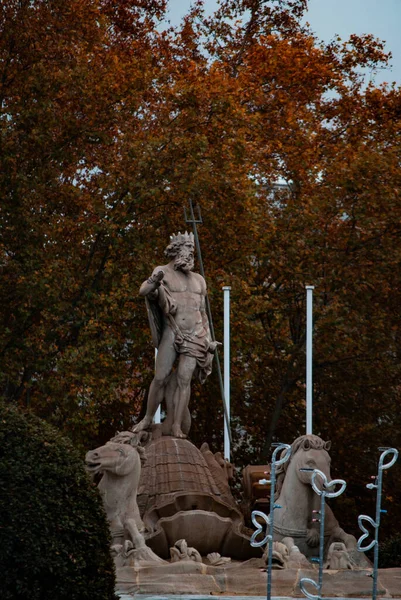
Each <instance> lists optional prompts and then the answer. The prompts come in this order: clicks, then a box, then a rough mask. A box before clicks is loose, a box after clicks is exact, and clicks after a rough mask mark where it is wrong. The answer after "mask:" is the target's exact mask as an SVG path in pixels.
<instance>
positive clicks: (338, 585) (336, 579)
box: [322, 569, 384, 598]
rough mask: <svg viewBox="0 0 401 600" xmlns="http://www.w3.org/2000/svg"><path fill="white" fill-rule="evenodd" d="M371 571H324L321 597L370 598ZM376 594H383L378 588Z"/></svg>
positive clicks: (379, 587)
mask: <svg viewBox="0 0 401 600" xmlns="http://www.w3.org/2000/svg"><path fill="white" fill-rule="evenodd" d="M370 574H371V570H368V569H366V570H365V569H361V570H356V571H348V570H347V571H326V572H324V574H323V590H322V594H323V596H329V597H331V598H342V597H348V598H360V597H364V596H371V594H372V578H371V577H370ZM377 593H378V594H379V595H381V594H383V593H384V590H383V589H382V588H381V586H378V589H377Z"/></svg>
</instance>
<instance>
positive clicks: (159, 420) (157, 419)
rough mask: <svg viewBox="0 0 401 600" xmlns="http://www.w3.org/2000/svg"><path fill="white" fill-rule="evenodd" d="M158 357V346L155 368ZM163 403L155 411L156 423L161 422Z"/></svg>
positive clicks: (154, 419) (154, 420)
mask: <svg viewBox="0 0 401 600" xmlns="http://www.w3.org/2000/svg"><path fill="white" fill-rule="evenodd" d="M156 359H157V348H155V369H156ZM161 417H162V415H161V405H160V404H159V406H158V407H157V410H156V412H155V416H154V417H153V422H154V423H161Z"/></svg>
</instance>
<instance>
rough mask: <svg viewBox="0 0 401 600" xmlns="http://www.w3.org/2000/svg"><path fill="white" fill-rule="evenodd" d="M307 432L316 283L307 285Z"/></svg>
mask: <svg viewBox="0 0 401 600" xmlns="http://www.w3.org/2000/svg"><path fill="white" fill-rule="evenodd" d="M305 289H306V434H307V435H309V434H312V413H313V410H312V391H313V390H312V330H313V311H312V307H313V290H314V289H315V286H314V285H306V286H305Z"/></svg>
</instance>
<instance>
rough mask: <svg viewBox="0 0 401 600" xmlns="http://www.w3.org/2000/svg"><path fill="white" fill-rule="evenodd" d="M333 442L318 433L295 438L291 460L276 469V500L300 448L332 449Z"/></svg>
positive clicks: (283, 452)
mask: <svg viewBox="0 0 401 600" xmlns="http://www.w3.org/2000/svg"><path fill="white" fill-rule="evenodd" d="M330 446H331V442H325V441H324V440H322V438H321V437H319V436H318V435H313V434H307V435H301V436H300V437H298V438H297V439H296V440H294V441H293V442H292V444H291V455H290V458H289V460H287V462H285V463H284V464H283V465H279V466H278V467H277V469H276V492H275V495H274V498H275V500H277V498H278V497H279V495H280V492H281V488H282V487H283V483H284V478H285V475H286V473H287V469H288V467H289V465H290V462H291V460H292V459H293V457H294V456H295V454H296V453H297V452H298V450H300V449H302V450H327V451H328V450H330ZM285 452H286V451H285V450H283V451H282V453H281V457H282V456H283V455H284V454H285Z"/></svg>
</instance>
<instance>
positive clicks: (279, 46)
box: [0, 0, 401, 518]
mask: <svg viewBox="0 0 401 600" xmlns="http://www.w3.org/2000/svg"><path fill="white" fill-rule="evenodd" d="M305 8H306V2H304V1H302V0H272V1H271V2H267V1H261V0H259V1H256V0H223V1H222V2H221V3H220V6H219V8H218V10H217V11H216V13H215V14H214V15H212V16H210V17H207V18H206V17H205V15H204V13H203V7H202V3H201V2H199V3H195V5H194V7H193V8H192V9H191V10H190V11H189V13H188V14H187V15H186V17H185V18H184V19H183V21H182V23H181V24H180V25H179V26H178V27H176V28H169V27H168V26H167V24H166V22H165V20H164V19H165V16H166V9H167V5H166V2H164V1H163V0H154V1H153V2H144V1H140V0H136V1H135V0H114V1H113V2H111V1H110V0H91V1H87V0H86V1H84V0H64V1H63V2H61V1H60V0H59V1H57V0H49V1H47V2H44V1H40V0H35V1H33V2H32V1H18V2H17V1H16V0H10V1H9V2H7V3H6V4H3V5H2V7H1V13H0V19H1V21H0V23H1V25H0V27H1V31H2V36H1V41H0V70H1V77H0V90H1V99H2V103H1V119H0V127H1V140H2V146H1V152H0V190H1V211H0V219H1V232H0V244H1V246H0V252H1V255H0V256H1V268H2V285H1V288H0V299H1V311H2V312H1V319H2V324H3V327H2V329H1V331H0V347H1V356H2V371H1V377H0V385H1V389H2V393H3V395H4V396H5V398H6V399H7V400H8V401H11V402H16V403H21V404H25V405H29V406H31V407H32V409H33V410H34V411H35V412H37V414H39V415H40V416H42V417H45V418H47V419H48V420H50V421H51V422H53V423H55V424H56V425H58V426H59V427H60V428H62V429H63V430H64V431H65V432H67V433H69V435H70V436H72V437H73V439H74V440H75V442H76V443H78V444H82V446H84V445H85V446H86V447H87V446H88V445H90V444H91V443H95V442H98V441H99V442H103V441H105V440H106V439H107V438H108V437H109V436H110V435H111V434H113V433H114V431H115V429H118V428H123V427H129V426H131V424H132V423H133V420H134V419H135V418H137V417H138V414H139V411H140V406H141V404H142V401H143V400H144V399H145V398H146V393H147V388H148V385H149V383H150V380H151V377H152V371H153V348H152V346H151V342H150V335H149V331H148V325H147V322H146V311H145V309H144V306H143V304H142V302H141V301H140V300H139V299H138V297H137V291H138V288H139V285H140V284H141V282H142V281H143V280H144V279H146V278H147V277H148V276H149V272H150V269H151V267H153V266H154V265H155V264H160V261H162V260H163V249H164V247H165V245H166V241H167V239H168V235H170V234H171V233H172V232H173V231H176V230H178V229H181V230H182V229H183V228H185V223H184V222H183V206H185V205H187V203H188V199H189V198H191V199H192V200H193V201H194V202H199V203H200V205H201V207H202V214H203V219H204V225H203V226H202V229H201V243H202V248H203V254H204V256H203V258H204V263H205V267H206V275H207V279H208V287H209V293H210V298H211V304H212V309H213V314H214V318H215V321H216V329H217V336H218V339H222V314H221V313H222V310H221V286H222V285H223V284H230V285H231V286H232V332H233V337H232V356H233V361H232V383H231V389H232V412H233V437H234V442H235V443H234V448H235V456H234V460H235V461H236V462H237V464H238V465H243V464H246V463H247V462H249V461H253V462H255V461H256V462H259V461H261V460H265V459H266V457H268V455H269V446H270V443H271V441H272V440H277V439H280V440H282V441H289V442H290V441H292V439H293V438H294V437H296V436H297V435H299V434H301V433H303V432H304V422H305V414H304V413H305V400H304V397H305V385H304V380H305V377H304V371H305V290H304V287H305V285H306V284H313V285H315V287H316V289H315V355H314V373H315V384H314V414H315V424H314V430H315V431H316V433H320V434H321V435H322V436H323V437H325V438H331V439H332V441H333V456H334V459H335V460H334V465H335V468H337V469H338V472H337V474H338V475H341V476H343V477H344V478H346V479H347V478H348V479H350V480H351V481H353V482H354V483H353V484H352V486H351V487H352V489H351V491H352V494H353V495H351V497H354V498H355V502H359V506H361V502H363V501H364V500H363V498H364V497H365V496H366V494H365V491H364V490H363V488H362V484H363V482H364V477H365V473H366V470H369V474H370V469H371V468H373V466H374V463H375V460H376V456H377V450H376V447H377V446H381V445H387V444H389V445H397V444H398V443H399V441H400V438H399V431H400V425H401V424H400V422H399V421H400V417H399V411H398V404H399V402H398V401H399V395H400V388H399V380H400V377H399V376H400V372H399V371H400V367H399V364H400V361H399V355H400V326H399V323H400V318H399V317H400V314H399V313H400V308H399V307H400V275H399V273H400V269H399V266H400V260H401V256H400V244H399V238H400V225H399V223H400V222H401V219H400V216H401V215H400V209H401V205H400V195H399V190H400V169H399V166H400V107H401V96H400V90H399V89H398V88H397V87H395V86H382V87H379V88H378V87H375V86H374V84H372V83H371V84H368V85H367V84H366V82H365V79H364V75H363V69H365V70H374V69H378V68H382V67H385V66H386V64H387V61H388V58H389V57H388V55H387V54H386V53H385V51H384V47H383V44H382V43H381V42H380V41H378V40H375V39H374V38H373V37H372V36H368V35H367V36H363V37H358V36H351V38H350V39H349V40H348V41H345V42H342V41H341V40H333V41H332V42H331V43H329V44H323V43H322V42H320V41H319V40H318V39H317V38H316V37H315V36H314V35H313V33H312V32H311V31H310V29H309V28H308V26H307V25H303V24H302V23H303V22H302V16H303V14H304V11H305ZM277 184H283V185H277ZM218 397H219V391H218V383H217V379H216V377H215V376H212V377H211V378H210V379H209V381H208V382H207V384H206V385H205V386H204V387H203V388H198V387H196V386H195V389H194V391H193V396H192V404H191V409H192V411H193V415H194V417H195V418H194V420H193V427H192V430H191V437H192V439H193V440H194V441H195V442H196V443H199V442H201V441H203V440H205V439H207V440H208V441H209V442H211V443H212V444H213V445H214V447H215V448H216V449H218V447H219V446H220V445H221V442H222V409H221V402H220V401H218V400H217V398H218ZM389 477H393V475H391V476H389ZM394 477H395V476H394ZM398 479H399V477H398ZM397 485H398V484H397ZM368 508H369V507H368ZM355 510H356V508H355ZM351 513H352V515H353V518H354V516H355V515H354V513H355V511H354V513H353V512H352V511H351Z"/></svg>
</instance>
